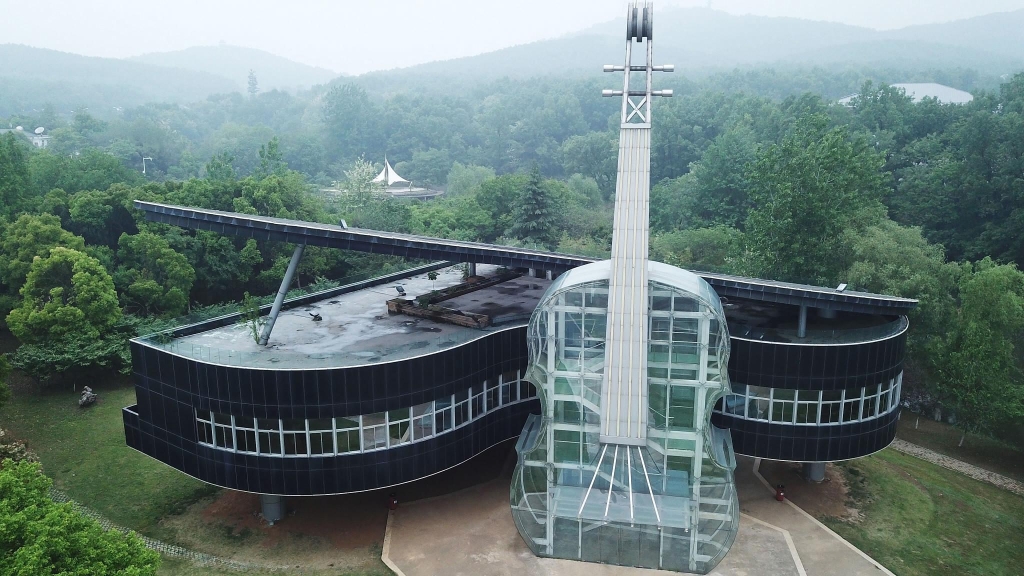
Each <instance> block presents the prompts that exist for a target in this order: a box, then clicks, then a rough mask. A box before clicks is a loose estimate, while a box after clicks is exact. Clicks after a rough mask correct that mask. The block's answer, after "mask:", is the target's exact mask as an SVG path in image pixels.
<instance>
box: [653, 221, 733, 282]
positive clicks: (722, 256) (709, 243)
mask: <svg viewBox="0 0 1024 576" xmlns="http://www.w3.org/2000/svg"><path fill="white" fill-rule="evenodd" d="M650 250H651V259H653V260H657V261H659V262H664V263H666V264H671V265H672V266H677V267H679V268H684V269H689V270H700V271H704V272H726V273H735V272H736V271H737V269H738V268H739V266H740V261H741V259H742V255H743V233H742V232H740V231H739V230H736V229H735V228H729V227H727V226H718V227H715V228H698V229H695V230H678V231H675V232H668V233H664V234H659V235H656V236H653V237H652V238H651V249H650Z"/></svg>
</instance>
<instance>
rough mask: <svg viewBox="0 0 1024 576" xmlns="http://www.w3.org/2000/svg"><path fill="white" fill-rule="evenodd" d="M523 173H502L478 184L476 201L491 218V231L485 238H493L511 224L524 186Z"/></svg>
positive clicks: (488, 239)
mask: <svg viewBox="0 0 1024 576" xmlns="http://www.w3.org/2000/svg"><path fill="white" fill-rule="evenodd" d="M526 184H527V176H526V175H525V174H502V175H501V176H498V177H497V178H492V179H491V180H487V181H486V182H482V183H481V184H480V191H479V192H477V195H476V201H477V203H478V204H480V207H481V208H483V209H484V210H485V211H486V212H487V213H488V214H489V215H490V218H491V222H492V223H493V226H494V228H493V231H492V233H491V234H488V237H487V238H485V240H487V241H491V240H493V239H494V238H495V237H497V236H499V235H501V234H502V233H503V232H504V231H505V230H508V228H509V226H511V225H512V211H513V210H514V209H515V206H516V203H517V202H518V200H519V198H520V197H521V196H522V194H523V190H524V189H525V188H526Z"/></svg>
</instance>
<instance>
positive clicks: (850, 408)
mask: <svg viewBox="0 0 1024 576" xmlns="http://www.w3.org/2000/svg"><path fill="white" fill-rule="evenodd" d="M859 418H860V398H854V399H853V400H847V401H845V402H843V422H856V421H857V420H858V419H859Z"/></svg>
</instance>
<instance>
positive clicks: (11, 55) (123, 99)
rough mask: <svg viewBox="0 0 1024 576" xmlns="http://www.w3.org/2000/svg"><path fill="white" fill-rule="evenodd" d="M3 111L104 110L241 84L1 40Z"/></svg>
mask: <svg viewBox="0 0 1024 576" xmlns="http://www.w3.org/2000/svg"><path fill="white" fill-rule="evenodd" d="M0 62H2V63H3V64H2V65H0V115H9V114H13V113H18V112H26V111H31V110H33V109H39V108H41V107H42V106H43V104H44V103H49V104H52V105H53V106H54V107H55V108H56V109H57V110H58V111H62V112H64V111H67V110H70V109H71V108H76V107H79V106H87V107H89V108H90V109H92V110H93V111H94V113H98V114H100V115H103V114H105V113H109V112H110V109H111V108H112V107H124V106H137V105H139V104H143V103H146V102H165V101H171V102H191V101H195V100H201V99H204V98H206V97H207V96H208V95H210V94H214V93H219V92H230V91H233V90H236V89H237V86H236V85H235V83H233V82H231V81H230V80H228V79H226V78H223V77H221V76H216V75H214V74H209V73H206V72H197V71H194V70H182V69H176V68H166V67H162V66H153V65H150V64H143V63H141V62H130V61H127V60H119V59H116V58H95V57H92V56H80V55H78V54H70V53H67V52H59V51H57V50H47V49H44V48H32V47H29V46H22V45H18V44H0Z"/></svg>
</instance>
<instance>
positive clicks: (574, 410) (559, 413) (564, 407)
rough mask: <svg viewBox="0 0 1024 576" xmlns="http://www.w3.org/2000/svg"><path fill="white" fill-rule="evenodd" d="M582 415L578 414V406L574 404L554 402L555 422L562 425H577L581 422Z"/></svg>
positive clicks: (561, 401) (560, 401)
mask: <svg viewBox="0 0 1024 576" xmlns="http://www.w3.org/2000/svg"><path fill="white" fill-rule="evenodd" d="M582 418H583V414H582V413H581V412H580V406H579V404H577V403H576V402H567V401H563V400H555V422H561V423H563V424H579V423H580V422H581V421H582Z"/></svg>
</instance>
